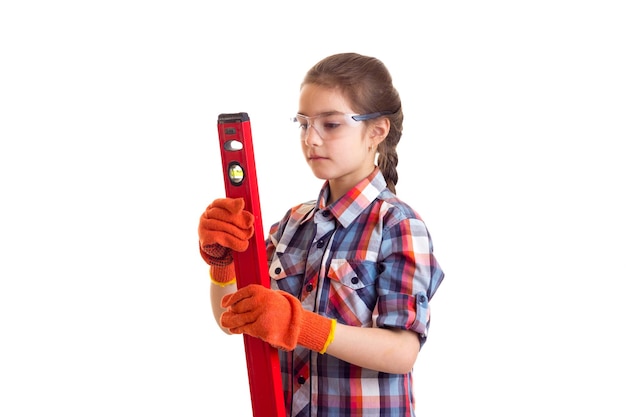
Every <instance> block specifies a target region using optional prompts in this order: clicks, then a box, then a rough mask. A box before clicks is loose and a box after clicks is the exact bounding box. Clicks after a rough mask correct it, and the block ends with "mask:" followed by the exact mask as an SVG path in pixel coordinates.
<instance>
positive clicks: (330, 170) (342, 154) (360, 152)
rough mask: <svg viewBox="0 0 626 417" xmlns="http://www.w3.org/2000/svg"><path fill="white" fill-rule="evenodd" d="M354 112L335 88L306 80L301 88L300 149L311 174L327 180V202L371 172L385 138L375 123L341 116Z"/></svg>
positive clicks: (336, 197) (299, 112)
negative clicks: (309, 82) (377, 152)
mask: <svg viewBox="0 0 626 417" xmlns="http://www.w3.org/2000/svg"><path fill="white" fill-rule="evenodd" d="M355 113H356V112H355V111H354V110H353V109H352V108H351V107H350V104H349V103H348V101H347V100H346V99H345V98H344V97H343V95H342V94H341V93H340V92H339V90H337V89H332V88H328V87H322V86H319V85H315V84H305V85H304V86H303V87H302V89H301V90H300V109H299V110H298V114H300V115H302V116H306V117H307V118H306V119H305V118H301V121H300V125H301V127H300V129H301V134H302V135H301V144H302V153H303V154H304V157H305V158H306V160H307V162H308V164H309V166H310V167H311V170H312V171H313V174H314V175H315V176H316V177H317V178H320V179H324V180H329V182H330V188H331V201H330V202H333V201H335V200H336V199H338V198H339V197H341V196H342V195H344V194H345V193H346V192H347V191H349V190H350V189H351V188H352V187H354V186H355V185H356V184H357V183H358V182H359V181H361V180H362V179H363V178H365V177H367V176H368V175H369V174H371V172H372V170H373V169H374V158H375V154H376V147H377V146H378V143H380V141H381V140H383V139H384V136H381V135H380V129H377V126H376V125H375V124H371V125H366V124H365V123H364V122H356V121H354V120H352V119H351V118H350V117H349V116H348V117H346V116H344V115H346V114H349V115H352V114H355ZM385 136H386V132H385ZM330 202H329V203H330Z"/></svg>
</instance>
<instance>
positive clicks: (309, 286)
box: [306, 283, 313, 292]
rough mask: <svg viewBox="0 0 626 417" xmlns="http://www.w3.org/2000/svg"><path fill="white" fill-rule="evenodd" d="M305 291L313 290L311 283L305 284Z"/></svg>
mask: <svg viewBox="0 0 626 417" xmlns="http://www.w3.org/2000/svg"><path fill="white" fill-rule="evenodd" d="M306 291H307V292H311V291H313V284H311V283H308V284H306Z"/></svg>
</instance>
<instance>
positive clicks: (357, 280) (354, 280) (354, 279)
mask: <svg viewBox="0 0 626 417" xmlns="http://www.w3.org/2000/svg"><path fill="white" fill-rule="evenodd" d="M350 282H351V283H353V284H354V285H356V284H358V283H359V277H352V279H351V280H350Z"/></svg>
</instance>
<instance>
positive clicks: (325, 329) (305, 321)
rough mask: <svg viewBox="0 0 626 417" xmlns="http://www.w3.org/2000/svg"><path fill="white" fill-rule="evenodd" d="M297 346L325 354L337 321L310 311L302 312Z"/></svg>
mask: <svg viewBox="0 0 626 417" xmlns="http://www.w3.org/2000/svg"><path fill="white" fill-rule="evenodd" d="M302 313H303V314H302V322H301V327H300V334H299V335H298V344H299V345H300V346H304V347H306V348H308V349H311V350H314V351H316V352H319V353H322V354H323V353H325V352H326V349H327V348H328V346H329V345H330V344H331V343H332V341H333V339H334V338H335V327H336V325H337V320H335V319H329V318H328V317H324V316H320V315H319V314H316V313H312V312H310V311H306V310H305V311H303V312H302Z"/></svg>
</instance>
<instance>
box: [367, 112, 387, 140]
mask: <svg viewBox="0 0 626 417" xmlns="http://www.w3.org/2000/svg"><path fill="white" fill-rule="evenodd" d="M390 128H391V122H390V121H389V119H388V118H386V117H379V118H378V119H375V120H374V121H372V123H371V124H370V126H369V137H370V139H371V140H372V141H373V144H374V145H375V146H378V144H379V143H380V142H382V141H383V140H385V138H386V137H387V135H388V134H389V129H390Z"/></svg>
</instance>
